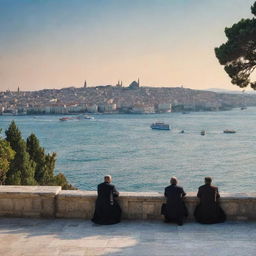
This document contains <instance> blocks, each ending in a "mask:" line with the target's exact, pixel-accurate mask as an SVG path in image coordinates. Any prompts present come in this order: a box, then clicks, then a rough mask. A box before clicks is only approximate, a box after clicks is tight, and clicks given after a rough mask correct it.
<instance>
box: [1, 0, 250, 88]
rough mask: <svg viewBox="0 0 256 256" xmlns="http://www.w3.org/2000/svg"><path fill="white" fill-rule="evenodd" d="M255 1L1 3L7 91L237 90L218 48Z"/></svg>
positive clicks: (30, 0)
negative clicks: (112, 87)
mask: <svg viewBox="0 0 256 256" xmlns="http://www.w3.org/2000/svg"><path fill="white" fill-rule="evenodd" d="M254 1H255V0H0V90H6V89H11V90H16V89H17V87H18V86H20V88H21V90H37V89H43V88H63V87H67V86H77V87H81V86H82V85H83V83H84V80H85V79H86V80H87V84H89V86H95V85H101V84H116V83H117V81H118V80H122V81H123V84H124V85H128V84H129V83H130V82H131V81H132V80H135V79H137V78H138V77H139V78H140V81H141V85H145V86H180V85H183V86H184V87H189V88H195V89H207V88H213V87H214V88H224V89H231V90H233V89H237V87H236V86H234V85H232V84H231V83H230V79H229V77H228V76H227V74H226V73H225V72H224V70H223V67H222V66H220V65H219V63H218V61H217V59H216V57H215V55H214V47H216V46H219V45H220V44H221V43H224V42H225V41H226V38H225V35H224V28H225V27H226V26H231V25H232V24H233V23H235V22H238V21H239V20H240V19H241V18H247V17H252V15H251V12H250V6H251V5H252V4H253V2H254Z"/></svg>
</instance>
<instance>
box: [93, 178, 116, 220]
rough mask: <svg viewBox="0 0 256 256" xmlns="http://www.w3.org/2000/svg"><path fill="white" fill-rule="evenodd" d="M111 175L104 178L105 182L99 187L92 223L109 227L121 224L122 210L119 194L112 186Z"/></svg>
mask: <svg viewBox="0 0 256 256" xmlns="http://www.w3.org/2000/svg"><path fill="white" fill-rule="evenodd" d="M111 181H112V178H111V176H110V175H107V176H105V177H104V182H103V183H101V184H99V185H98V198H97V200H96V203H95V211H94V215H93V218H92V221H93V222H94V223H96V224H102V225H109V224H115V223H118V222H120V220H121V208H120V206H119V204H118V202H117V201H116V199H115V198H116V197H118V195H119V192H118V191H117V190H116V188H115V186H114V185H112V184H110V183H111Z"/></svg>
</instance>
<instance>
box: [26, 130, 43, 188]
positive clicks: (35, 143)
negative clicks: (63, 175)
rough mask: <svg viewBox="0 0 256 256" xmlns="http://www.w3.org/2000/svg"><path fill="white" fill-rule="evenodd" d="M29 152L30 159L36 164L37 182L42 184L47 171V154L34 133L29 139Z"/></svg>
mask: <svg viewBox="0 0 256 256" xmlns="http://www.w3.org/2000/svg"><path fill="white" fill-rule="evenodd" d="M27 152H28V153H29V156H30V159H31V160H32V161H34V162H35V164H36V169H35V180H36V181H37V182H38V183H39V184H42V180H43V177H44V172H45V169H46V166H45V160H46V159H45V154H44V149H43V148H42V147H40V143H39V140H38V138H37V137H36V135H35V134H34V133H32V134H31V135H30V136H29V137H28V138H27Z"/></svg>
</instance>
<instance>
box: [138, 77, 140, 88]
mask: <svg viewBox="0 0 256 256" xmlns="http://www.w3.org/2000/svg"><path fill="white" fill-rule="evenodd" d="M138 86H140V79H139V78H138Z"/></svg>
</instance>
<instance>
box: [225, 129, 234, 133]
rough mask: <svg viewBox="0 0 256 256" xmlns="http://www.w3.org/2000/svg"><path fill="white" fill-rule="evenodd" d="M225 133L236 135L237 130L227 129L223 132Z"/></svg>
mask: <svg viewBox="0 0 256 256" xmlns="http://www.w3.org/2000/svg"><path fill="white" fill-rule="evenodd" d="M223 133H236V131H235V130H229V129H226V130H224V131H223Z"/></svg>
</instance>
